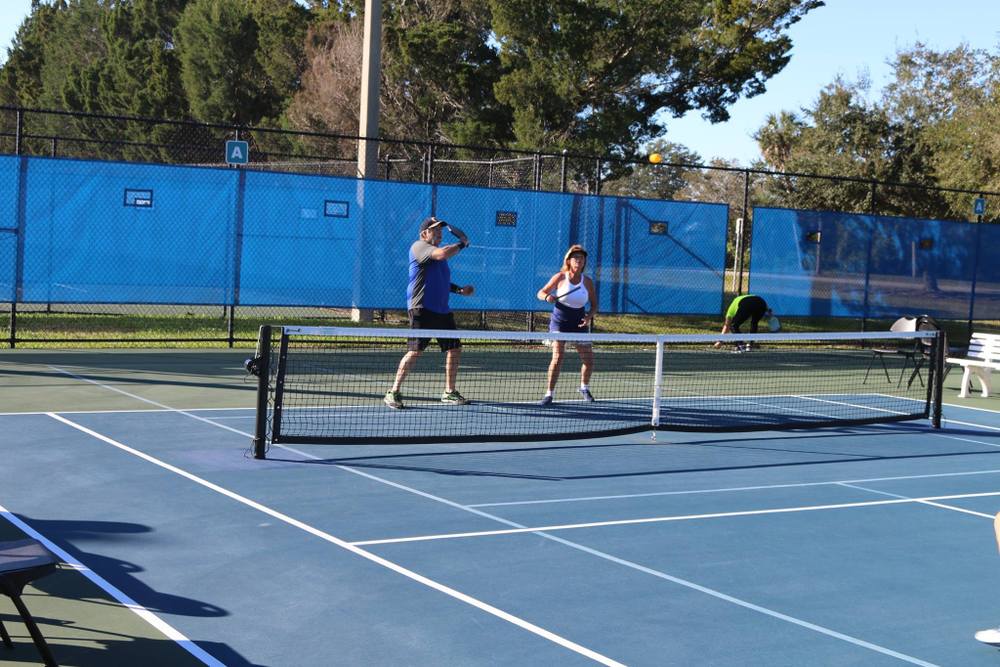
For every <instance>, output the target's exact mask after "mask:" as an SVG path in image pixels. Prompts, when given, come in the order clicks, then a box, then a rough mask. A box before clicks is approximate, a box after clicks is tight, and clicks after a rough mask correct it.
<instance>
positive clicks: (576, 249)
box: [562, 243, 587, 271]
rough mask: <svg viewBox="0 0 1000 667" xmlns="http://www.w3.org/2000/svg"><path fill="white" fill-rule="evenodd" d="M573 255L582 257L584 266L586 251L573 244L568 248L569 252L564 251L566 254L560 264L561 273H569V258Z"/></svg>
mask: <svg viewBox="0 0 1000 667" xmlns="http://www.w3.org/2000/svg"><path fill="white" fill-rule="evenodd" d="M573 255H583V261H584V264H586V262H587V251H586V249H585V248H584V247H583V246H582V245H580V244H579V243H574V244H573V245H571V246H570V247H569V250H567V251H566V254H565V255H563V264H562V270H563V271H569V258H570V257H572V256H573Z"/></svg>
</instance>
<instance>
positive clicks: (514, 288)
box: [0, 157, 728, 314]
mask: <svg viewBox="0 0 1000 667" xmlns="http://www.w3.org/2000/svg"><path fill="white" fill-rule="evenodd" d="M17 170H18V160H17V159H15V158H7V159H3V160H0V176H3V175H6V176H7V178H4V179H3V180H2V185H0V213H7V214H8V215H9V219H11V220H16V219H17V213H18V209H17V206H18V203H17V185H16V183H17ZM25 182H26V193H27V194H26V199H25V202H24V210H23V219H24V220H25V225H24V230H23V231H24V252H23V266H22V269H23V270H22V271H21V275H22V283H21V287H22V288H23V298H22V300H23V301H25V302H36V303H37V302H41V303H66V302H75V303H175V304H232V303H235V304H241V305H274V306H331V307H332V306H340V307H343V306H357V307H361V308H405V306H406V303H405V294H406V282H407V273H408V271H407V265H408V252H409V248H410V245H411V244H412V243H413V242H414V241H415V240H416V239H417V237H418V233H419V232H418V230H419V225H420V222H421V220H423V219H424V218H425V217H426V216H428V215H431V214H435V215H437V216H438V217H440V218H443V219H445V220H447V221H448V222H450V223H452V224H454V225H455V226H457V227H460V228H461V229H462V230H464V231H465V232H466V233H467V234H468V236H469V238H470V240H471V246H470V247H469V248H467V249H465V250H464V251H463V252H461V253H460V254H458V255H457V256H455V257H453V258H452V259H451V260H450V262H449V264H450V266H451V269H452V274H453V281H454V282H456V283H459V284H472V285H474V286H475V287H476V291H475V294H474V295H473V296H471V297H464V298H463V297H455V298H454V299H453V300H452V306H453V307H454V308H456V309H466V310H542V309H547V308H548V306H546V305H545V304H542V303H541V302H539V301H537V300H536V299H535V294H536V293H537V291H538V289H539V288H540V287H541V286H542V285H544V284H545V282H546V281H547V280H548V279H549V278H550V277H551V276H552V274H553V273H555V272H556V271H558V270H559V268H560V265H561V262H562V257H563V255H564V253H565V252H566V249H567V248H568V247H569V246H570V245H571V244H573V243H580V244H582V245H584V246H585V247H586V248H587V250H588V252H589V265H588V267H587V273H588V274H589V275H590V276H591V277H592V278H593V280H594V281H595V284H596V286H597V289H598V293H599V296H600V302H601V311H602V312H617V313H711V314H715V313H718V312H719V310H720V309H721V301H722V290H723V273H724V269H723V266H724V261H725V244H726V226H727V218H728V208H727V206H726V205H724V204H701V203H692V202H663V201H650V200H639V199H628V198H623V197H604V196H589V195H572V194H562V193H551V192H538V191H519V190H499V189H489V188H477V187H462V186H450V185H430V184H416V183H400V182H391V181H363V180H355V179H349V178H338V177H327V176H310V175H303V174H285V173H272V172H262V171H249V170H236V169H220V168H197V167H178V166H165V165H142V164H132V163H112V162H96V161H81V160H68V159H51V158H34V157H32V158H27V171H26V181H25ZM451 240H452V238H451V237H450V235H448V234H447V232H446V235H445V242H451ZM17 261H18V258H17V230H16V229H14V228H13V227H11V228H10V229H8V230H7V231H4V230H3V229H2V228H0V272H2V273H0V298H3V296H4V292H8V293H13V292H15V291H16V289H17V287H18V286H17V285H15V284H14V282H15V276H16V275H18V274H17V267H16V263H17ZM8 296H9V295H8ZM9 298H13V297H12V296H10V297H9Z"/></svg>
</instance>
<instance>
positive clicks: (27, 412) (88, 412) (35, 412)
mask: <svg viewBox="0 0 1000 667" xmlns="http://www.w3.org/2000/svg"><path fill="white" fill-rule="evenodd" d="M60 372H65V371H60ZM70 377H74V378H75V379H79V380H86V378H82V377H79V376H72V375H71V376H70ZM87 381H88V382H90V380H87ZM100 386H101V387H104V388H105V389H112V388H111V387H108V386H107V385H103V384H102V385H100ZM112 391H117V390H114V389H112ZM128 396H131V397H132V398H139V397H138V396H134V395H132V394H128ZM140 400H145V399H140ZM147 402H148V401H147ZM233 410H242V411H244V412H245V411H247V410H249V411H253V408H170V407H164V408H142V409H137V408H133V409H131V410H59V414H61V415H116V414H133V413H134V414H149V413H159V412H187V411H197V412H228V411H233ZM49 412H51V410H25V411H22V412H0V417H17V416H19V415H47V414H49Z"/></svg>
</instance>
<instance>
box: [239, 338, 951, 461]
mask: <svg viewBox="0 0 1000 667" xmlns="http://www.w3.org/2000/svg"><path fill="white" fill-rule="evenodd" d="M454 337H460V339H461V342H462V347H461V357H460V364H459V371H458V373H457V385H456V388H457V390H458V391H459V392H460V393H461V395H462V396H463V397H464V398H465V399H467V400H468V403H467V404H456V403H455V402H454V400H452V402H446V401H443V400H442V398H443V397H442V394H443V393H444V390H445V384H446V371H447V369H446V359H447V356H448V355H447V353H444V352H442V351H440V350H439V346H438V344H437V341H434V340H431V339H439V338H444V339H447V338H454ZM417 341H422V342H423V343H427V347H426V350H425V351H424V352H423V354H422V355H420V356H419V357H418V358H417V359H415V360H414V363H413V365H412V367H411V368H410V370H409V373H408V375H407V376H406V378H405V381H404V382H403V384H402V387H401V389H400V395H399V396H398V397H397V398H398V400H399V403H401V404H402V408H401V409H400V408H399V407H398V406H396V409H393V408H392V407H390V406H389V405H387V399H386V392H387V391H388V390H390V389H391V388H392V387H393V383H394V379H395V378H396V375H397V372H398V368H399V364H400V360H401V359H402V358H403V356H404V354H407V352H408V349H413V347H414V346H415V343H416V342H417ZM720 341H721V342H722V343H723V344H722V346H721V347H717V346H715V345H713V344H714V343H716V342H720ZM554 348H555V349H558V348H561V349H562V355H563V356H562V364H561V375H560V378H559V381H558V383H557V387H556V390H555V395H554V397H553V401H552V402H551V403H550V404H548V405H540V404H539V403H540V399H542V397H543V395H544V394H545V391H546V387H547V383H548V382H547V378H548V372H549V367H550V364H551V363H552V359H553V351H554ZM588 350H589V351H590V352H591V353H592V358H593V369H594V370H593V375H592V377H591V379H590V383H589V389H590V392H591V395H592V397H593V398H594V400H592V401H591V400H588V398H589V397H587V396H585V395H584V394H582V393H581V392H580V391H579V386H580V380H581V364H582V358H583V357H584V356H585V355H586V354H587V351H588ZM942 350H943V336H942V335H941V334H940V333H939V332H934V331H918V332H908V333H892V332H885V333H849V334H845V333H831V334H754V335H742V336H741V335H726V336H719V335H617V334H551V333H528V332H492V331H465V330H460V331H450V332H449V331H428V330H411V329H366V328H338V327H292V326H286V327H273V328H272V327H268V326H265V327H261V335H260V340H259V343H258V350H257V354H256V356H255V357H254V359H252V360H248V362H247V363H248V370H250V371H251V372H253V373H254V374H255V375H257V377H258V395H257V425H256V433H255V439H254V453H255V456H257V457H258V458H263V457H264V455H265V452H266V450H267V446H268V444H270V443H375V442H381V443H404V442H463V441H465V442H479V441H491V440H494V441H516V440H554V439H564V438H584V437H594V436H604V435H613V434H622V433H632V432H639V431H643V430H649V429H659V430H679V431H744V430H745V431H750V430H765V429H767V430H770V429H788V428H813V427H821V426H829V425H847V424H865V423H876V422H889V421H899V420H906V419H923V418H930V419H931V420H932V421H933V423H934V425H935V426H938V425H939V424H940V402H941V401H940V395H941V392H940V384H941V377H942V367H943V356H944V355H943V354H942ZM389 402H392V401H389Z"/></svg>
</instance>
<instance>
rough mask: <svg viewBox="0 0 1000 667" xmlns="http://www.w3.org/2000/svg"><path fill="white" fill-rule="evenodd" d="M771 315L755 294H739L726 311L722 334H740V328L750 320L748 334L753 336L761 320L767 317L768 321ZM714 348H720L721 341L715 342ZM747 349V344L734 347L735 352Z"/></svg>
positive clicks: (762, 301) (765, 304) (762, 300)
mask: <svg viewBox="0 0 1000 667" xmlns="http://www.w3.org/2000/svg"><path fill="white" fill-rule="evenodd" d="M773 315H774V314H773V313H772V312H771V309H770V308H768V306H767V302H766V301H764V299H763V298H761V297H759V296H757V295H756V294H741V295H740V296H738V297H736V298H735V299H733V302H732V303H730V304H729V309H728V310H726V319H725V322H724V323H723V324H722V333H724V334H728V333H742V332H741V331H740V327H741V326H743V325H744V324H745V323H746V321H747V320H750V333H752V334H755V333H757V329H758V325H759V324H760V320H761V318H762V317H767V318H768V319H770V318H771V317H773ZM715 347H722V341H721V340H720V341H717V342H716V343H715ZM749 349H750V344H749V343H746V344H745V345H741V344H737V346H736V351H737V352H744V351H746V350H749Z"/></svg>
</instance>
